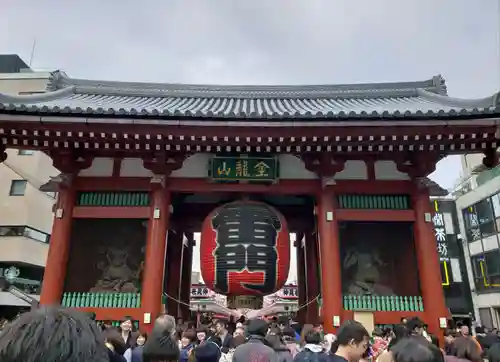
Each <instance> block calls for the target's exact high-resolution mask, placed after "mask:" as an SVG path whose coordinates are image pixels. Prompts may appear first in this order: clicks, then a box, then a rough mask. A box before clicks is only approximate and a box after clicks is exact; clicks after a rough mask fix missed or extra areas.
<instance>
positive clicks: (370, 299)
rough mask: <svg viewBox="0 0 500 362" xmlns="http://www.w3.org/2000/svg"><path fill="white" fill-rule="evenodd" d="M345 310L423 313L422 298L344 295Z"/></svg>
mask: <svg viewBox="0 0 500 362" xmlns="http://www.w3.org/2000/svg"><path fill="white" fill-rule="evenodd" d="M344 309H345V310H367V311H376V312H423V311H424V304H423V302H422V297H420V296H397V295H391V296H380V295H344Z"/></svg>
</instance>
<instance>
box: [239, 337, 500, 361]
mask: <svg viewBox="0 0 500 362" xmlns="http://www.w3.org/2000/svg"><path fill="white" fill-rule="evenodd" d="M244 343H245V336H242V335H237V336H235V337H233V338H232V339H231V345H230V347H231V348H232V349H234V348H236V347H238V346H240V345H242V344H244ZM495 362H497V361H495Z"/></svg>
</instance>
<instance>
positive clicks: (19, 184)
mask: <svg viewBox="0 0 500 362" xmlns="http://www.w3.org/2000/svg"><path fill="white" fill-rule="evenodd" d="M27 184H28V182H27V181H26V180H12V182H11V183H10V192H9V195H10V196H23V195H24V193H25V192H26V185H27Z"/></svg>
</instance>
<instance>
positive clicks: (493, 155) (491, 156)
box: [483, 147, 499, 169]
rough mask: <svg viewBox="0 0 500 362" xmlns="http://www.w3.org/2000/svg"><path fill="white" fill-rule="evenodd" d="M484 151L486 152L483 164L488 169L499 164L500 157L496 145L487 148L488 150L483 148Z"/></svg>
mask: <svg viewBox="0 0 500 362" xmlns="http://www.w3.org/2000/svg"><path fill="white" fill-rule="evenodd" d="M483 153H484V157H483V165H484V166H485V167H486V168H487V169H491V168H494V167H496V166H497V165H498V161H499V157H498V153H497V148H496V147H490V148H487V149H486V150H483Z"/></svg>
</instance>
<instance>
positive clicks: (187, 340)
mask: <svg viewBox="0 0 500 362" xmlns="http://www.w3.org/2000/svg"><path fill="white" fill-rule="evenodd" d="M195 341H196V332H195V331H193V330H187V331H185V332H183V333H182V338H181V346H182V348H186V347H187V346H189V345H191V344H193V343H194V342H195Z"/></svg>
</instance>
